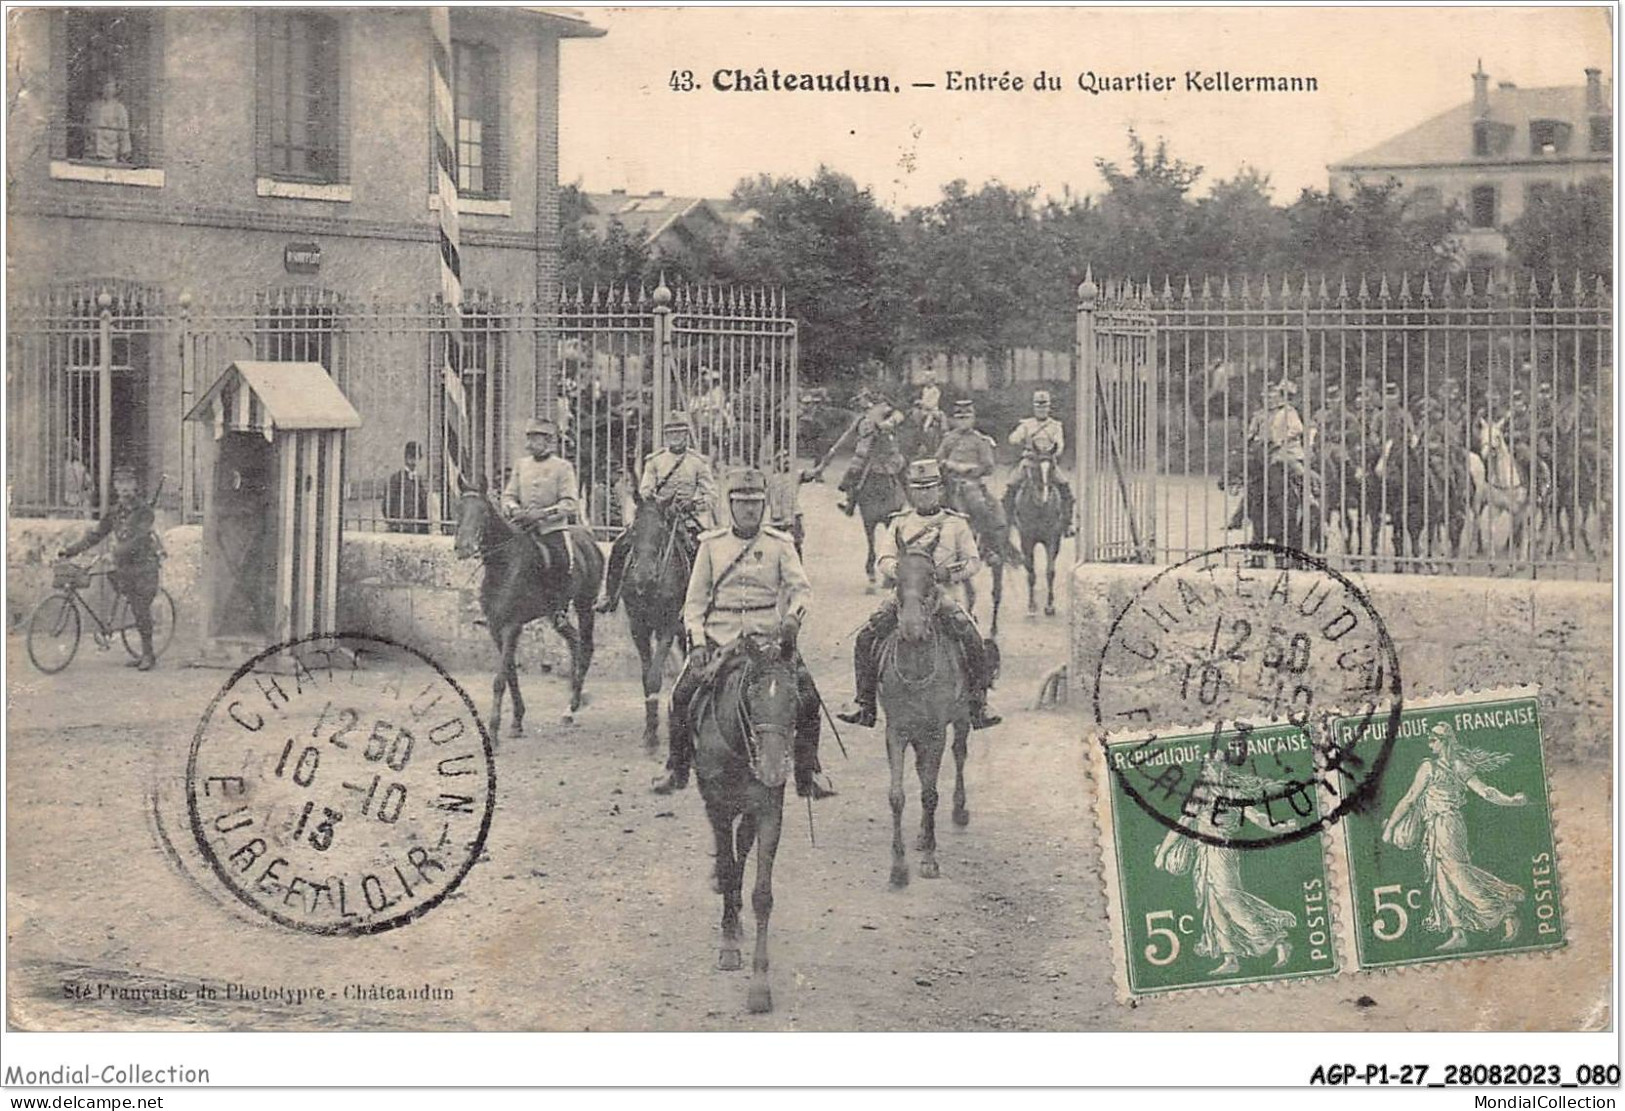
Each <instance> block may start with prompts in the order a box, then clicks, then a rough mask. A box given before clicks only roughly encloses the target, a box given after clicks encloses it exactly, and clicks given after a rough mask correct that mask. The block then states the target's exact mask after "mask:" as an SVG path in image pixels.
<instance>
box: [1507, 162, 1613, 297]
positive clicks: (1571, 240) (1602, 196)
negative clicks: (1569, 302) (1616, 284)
mask: <svg viewBox="0 0 1625 1111" xmlns="http://www.w3.org/2000/svg"><path fill="white" fill-rule="evenodd" d="M1613 244H1614V213H1613V202H1612V199H1611V198H1610V196H1609V188H1608V183H1607V182H1604V181H1588V182H1586V183H1585V184H1584V185H1581V186H1579V187H1575V186H1569V187H1567V188H1565V189H1564V190H1563V191H1562V192H1560V193H1559V192H1553V193H1547V194H1544V195H1541V196H1539V197H1538V198H1536V199H1531V201H1530V203H1529V206H1528V207H1527V208H1525V209H1524V212H1523V215H1522V216H1520V217H1518V219H1516V220H1514V221H1513V222H1512V224H1511V225H1510V226H1509V227H1508V228H1507V246H1508V248H1509V250H1510V252H1511V255H1512V260H1513V262H1514V263H1515V264H1516V265H1517V266H1518V267H1520V268H1522V269H1525V270H1532V271H1534V272H1535V273H1536V274H1540V275H1543V276H1544V275H1552V274H1556V275H1559V276H1561V277H1562V278H1563V279H1564V284H1567V283H1568V281H1569V280H1570V278H1569V276H1570V275H1572V274H1575V273H1579V274H1580V275H1582V276H1583V277H1584V278H1585V279H1587V280H1590V279H1592V278H1595V277H1596V276H1598V275H1601V276H1602V277H1603V278H1604V279H1605V280H1607V282H1608V283H1609V285H1612V284H1613V278H1614V256H1613Z"/></svg>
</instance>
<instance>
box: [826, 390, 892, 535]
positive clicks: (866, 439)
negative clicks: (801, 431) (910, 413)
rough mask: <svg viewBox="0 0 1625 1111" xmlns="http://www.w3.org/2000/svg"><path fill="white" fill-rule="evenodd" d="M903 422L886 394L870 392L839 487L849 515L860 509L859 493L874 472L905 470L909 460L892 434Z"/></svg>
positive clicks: (887, 473) (843, 509)
mask: <svg viewBox="0 0 1625 1111" xmlns="http://www.w3.org/2000/svg"><path fill="white" fill-rule="evenodd" d="M902 423H903V414H902V413H901V412H900V411H899V410H898V408H897V405H896V404H895V403H894V402H893V401H892V399H891V398H890V397H889V396H888V395H887V394H885V393H884V392H879V391H877V392H875V393H873V394H871V395H870V397H869V403H868V408H867V409H866V410H865V412H864V414H863V415H862V416H861V417H859V418H858V423H857V426H856V431H857V437H858V439H857V446H856V447H854V448H853V451H852V462H851V464H850V465H848V466H847V468H846V474H844V475H842V476H841V484H840V486H839V487H837V489H839V490H840V491H841V492H842V493H844V494H845V495H846V501H844V502H843V503H841V512H842V513H845V514H846V515H847V516H848V517H850V516H852V513H853V511H854V510H856V509H857V507H858V494H859V493H860V492H861V491H862V490H863V483H864V481H865V480H866V479H867V478H868V477H869V474H870V472H871V471H873V472H876V473H879V474H884V475H896V474H898V473H900V472H901V471H902V469H903V465H904V463H905V462H906V460H904V458H903V455H902V453H901V452H900V451H898V450H897V439H896V437H895V436H893V435H891V433H892V432H894V431H895V430H896V428H897V426H898V425H900V424H902Z"/></svg>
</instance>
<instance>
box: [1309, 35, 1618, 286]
mask: <svg viewBox="0 0 1625 1111" xmlns="http://www.w3.org/2000/svg"><path fill="white" fill-rule="evenodd" d="M1585 76H1586V83H1585V84H1584V85H1583V86H1582V85H1572V86H1559V87H1554V88H1543V89H1520V88H1518V87H1517V86H1516V85H1514V84H1513V83H1512V82H1510V81H1502V82H1501V83H1500V84H1499V85H1498V86H1497V87H1496V88H1494V89H1491V88H1490V78H1489V75H1488V74H1487V73H1485V72H1484V67H1483V65H1482V64H1481V65H1480V66H1479V67H1478V72H1476V73H1474V74H1473V99H1472V100H1471V101H1470V102H1468V103H1465V104H1461V105H1459V106H1457V107H1455V108H1452V109H1451V110H1450V111H1448V112H1445V113H1443V114H1441V115H1438V116H1434V117H1433V118H1432V119H1430V120H1427V121H1425V122H1423V123H1420V124H1418V125H1416V126H1415V127H1413V128H1411V129H1410V130H1409V131H1405V132H1402V133H1401V134H1399V135H1396V136H1394V137H1393V138H1392V139H1389V140H1388V141H1386V142H1384V143H1380V144H1378V145H1377V146H1375V147H1372V148H1371V149H1370V150H1367V151H1362V152H1361V153H1359V154H1356V155H1354V156H1353V157H1350V158H1347V159H1344V160H1343V161H1341V162H1335V163H1333V164H1332V165H1331V166H1330V167H1329V169H1330V170H1331V189H1332V192H1334V193H1337V194H1339V195H1344V196H1346V195H1347V194H1348V192H1349V190H1350V189H1352V188H1353V187H1354V186H1355V184H1356V183H1358V182H1361V181H1364V182H1366V183H1368V184H1372V185H1380V184H1381V183H1383V182H1385V181H1387V180H1388V179H1389V178H1393V179H1394V180H1396V181H1398V182H1399V183H1400V184H1401V185H1402V186H1403V187H1404V191H1405V195H1406V197H1407V198H1408V199H1409V200H1410V201H1411V202H1412V203H1413V204H1414V205H1421V206H1424V208H1425V207H1426V206H1429V205H1432V206H1439V207H1444V206H1448V205H1449V204H1451V203H1452V202H1455V203H1457V204H1459V205H1461V209H1462V211H1463V212H1464V213H1465V214H1466V216H1467V222H1468V225H1469V230H1468V232H1467V234H1466V235H1465V236H1464V237H1463V241H1462V246H1463V248H1464V250H1465V251H1466V253H1467V254H1468V255H1476V256H1480V257H1493V258H1501V257H1504V256H1505V255H1506V250H1507V244H1506V237H1505V236H1504V235H1503V234H1502V233H1501V229H1502V228H1504V227H1505V226H1506V225H1508V224H1510V223H1512V222H1513V221H1514V220H1516V219H1518V217H1520V216H1522V215H1523V213H1524V210H1525V209H1526V208H1527V207H1528V206H1529V205H1530V203H1532V202H1535V201H1538V199H1539V198H1540V196H1541V195H1542V193H1546V192H1550V191H1553V190H1560V189H1562V188H1564V187H1565V186H1578V185H1584V184H1585V183H1587V182H1591V181H1598V182H1602V183H1604V184H1605V185H1607V186H1609V187H1611V186H1612V183H1613V167H1614V108H1613V88H1612V86H1610V85H1606V84H1604V83H1603V80H1602V71H1601V70H1596V69H1588V70H1586V71H1585Z"/></svg>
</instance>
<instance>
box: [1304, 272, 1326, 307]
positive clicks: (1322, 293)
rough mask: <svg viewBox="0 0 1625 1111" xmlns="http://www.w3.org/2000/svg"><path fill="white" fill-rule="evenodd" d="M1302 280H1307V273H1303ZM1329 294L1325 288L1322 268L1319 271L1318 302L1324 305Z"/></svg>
mask: <svg viewBox="0 0 1625 1111" xmlns="http://www.w3.org/2000/svg"><path fill="white" fill-rule="evenodd" d="M1304 280H1305V281H1308V276H1307V274H1306V275H1305V278H1304ZM1329 296H1330V294H1329V293H1328V292H1327V290H1326V272H1325V271H1324V270H1322V271H1321V272H1320V293H1319V297H1320V303H1321V304H1323V305H1324V304H1325V303H1326V298H1327V297H1329Z"/></svg>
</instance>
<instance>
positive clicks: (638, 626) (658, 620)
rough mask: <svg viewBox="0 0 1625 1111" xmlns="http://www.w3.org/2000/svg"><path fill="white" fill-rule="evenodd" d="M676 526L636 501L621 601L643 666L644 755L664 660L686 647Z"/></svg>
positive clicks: (655, 718) (655, 730)
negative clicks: (673, 650) (675, 648)
mask: <svg viewBox="0 0 1625 1111" xmlns="http://www.w3.org/2000/svg"><path fill="white" fill-rule="evenodd" d="M682 528H683V523H682V521H681V520H679V519H677V518H675V517H668V516H667V514H666V513H665V511H663V510H662V509H661V508H660V506H659V504H658V503H657V502H655V501H654V500H652V499H648V500H646V499H644V498H641V497H639V498H637V509H636V511H635V512H634V513H633V515H632V532H631V551H630V552H629V553H628V555H627V567H626V577H625V579H624V580H623V581H622V585H621V600H622V602H623V603H624V604H625V606H626V622H627V625H628V626H629V627H630V629H631V633H632V643H633V645H635V646H636V647H637V650H638V661H639V663H640V664H641V665H642V668H643V746H644V748H645V749H648V750H649V751H653V750H654V749H656V748H658V747H659V745H660V686H661V681H662V679H663V678H664V674H665V666H664V665H665V662H666V657H667V655H668V654H669V653H670V652H671V646H672V644H673V642H680V643H683V647H684V649H685V650H686V649H687V644H686V640H687V638H686V637H685V636H684V633H683V598H684V596H685V595H686V594H687V592H688V575H689V571H690V566H689V561H688V558H687V556H686V554H685V552H684V551H683V548H682V538H681V537H680V536H679V531H680V530H681V529H682Z"/></svg>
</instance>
